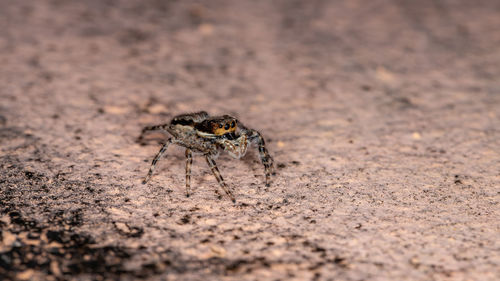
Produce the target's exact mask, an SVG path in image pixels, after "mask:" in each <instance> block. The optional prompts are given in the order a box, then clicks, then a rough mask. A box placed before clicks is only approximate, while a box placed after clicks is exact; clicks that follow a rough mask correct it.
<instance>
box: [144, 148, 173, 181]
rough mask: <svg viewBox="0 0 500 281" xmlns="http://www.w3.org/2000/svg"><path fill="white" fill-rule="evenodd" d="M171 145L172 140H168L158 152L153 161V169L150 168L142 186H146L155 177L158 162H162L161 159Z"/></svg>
mask: <svg viewBox="0 0 500 281" xmlns="http://www.w3.org/2000/svg"><path fill="white" fill-rule="evenodd" d="M171 143H172V139H168V140H167V141H166V142H165V144H163V146H162V147H161V149H160V151H158V153H157V154H156V156H155V158H154V159H153V162H152V163H151V167H150V168H149V171H148V174H147V175H146V177H145V178H144V180H143V181H142V184H146V183H147V182H148V181H149V179H150V178H151V176H152V175H153V171H154V170H155V168H156V162H158V160H160V158H161V157H162V156H163V154H164V153H165V151H166V150H167V148H168V145H169V144H171Z"/></svg>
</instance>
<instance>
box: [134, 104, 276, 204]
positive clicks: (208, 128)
mask: <svg viewBox="0 0 500 281" xmlns="http://www.w3.org/2000/svg"><path fill="white" fill-rule="evenodd" d="M154 130H161V131H163V132H168V133H169V134H170V135H172V137H170V138H168V139H167V140H166V141H165V143H164V144H163V146H162V147H161V149H160V151H159V152H158V154H156V156H155V158H154V159H153V162H152V164H151V168H150V169H149V172H148V174H147V176H146V177H145V178H144V180H143V182H142V183H143V184H145V183H147V182H148V180H149V179H150V178H151V175H152V174H153V171H154V169H155V166H156V162H157V161H158V160H159V159H160V158H161V157H162V155H163V154H164V153H165V151H166V150H167V148H168V145H169V144H177V145H180V146H183V147H185V148H186V158H187V161H186V196H188V197H189V195H190V193H191V190H190V189H191V164H192V163H193V159H192V154H193V152H194V153H197V154H202V155H204V156H205V159H206V160H207V163H208V166H209V167H210V169H211V170H212V173H213V174H214V176H215V178H216V179H217V181H218V182H219V184H220V186H221V188H222V189H223V190H224V191H225V192H226V194H227V195H228V196H229V197H230V198H231V200H232V201H233V202H235V198H234V195H233V193H232V192H231V190H230V189H229V187H228V186H227V185H226V183H225V182H224V179H223V178H222V176H221V175H220V172H219V169H218V168H217V165H216V164H215V159H216V158H217V156H218V155H219V152H220V150H224V151H226V152H227V153H228V154H229V155H230V156H232V157H233V158H236V159H240V158H241V157H243V156H244V155H245V153H246V152H247V147H248V146H249V145H251V144H257V145H258V150H259V156H260V160H261V161H262V164H263V165H264V170H265V174H266V186H267V187H269V185H270V183H271V173H272V170H273V158H272V157H271V155H269V152H268V151H267V149H266V146H265V142H264V138H262V136H261V135H260V133H259V132H257V131H256V130H253V129H249V128H246V127H245V126H243V124H241V123H240V122H238V120H237V119H236V118H234V117H231V116H229V115H223V116H209V115H208V113H206V112H205V111H201V112H197V113H190V114H182V115H178V116H175V117H174V118H173V119H172V120H171V121H170V123H167V124H162V125H156V126H150V127H145V128H144V129H143V130H142V133H141V135H140V137H139V141H142V139H143V136H144V134H145V133H146V132H149V131H154ZM216 193H217V195H219V197H220V194H219V192H218V190H217V189H216Z"/></svg>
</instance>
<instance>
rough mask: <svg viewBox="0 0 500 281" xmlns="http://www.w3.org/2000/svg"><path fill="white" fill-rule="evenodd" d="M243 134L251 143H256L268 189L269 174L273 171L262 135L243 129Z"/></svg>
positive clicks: (269, 182)
mask: <svg viewBox="0 0 500 281" xmlns="http://www.w3.org/2000/svg"><path fill="white" fill-rule="evenodd" d="M245 134H247V135H248V138H249V140H250V141H251V142H256V143H257V145H258V150H259V157H260V161H261V162H262V164H263V165H264V172H265V173H266V187H269V186H270V185H271V174H272V173H273V169H274V167H273V163H274V160H273V158H272V157H271V155H269V151H267V148H266V142H265V141H264V138H263V137H262V135H261V134H260V133H259V132H257V131H256V130H252V129H245Z"/></svg>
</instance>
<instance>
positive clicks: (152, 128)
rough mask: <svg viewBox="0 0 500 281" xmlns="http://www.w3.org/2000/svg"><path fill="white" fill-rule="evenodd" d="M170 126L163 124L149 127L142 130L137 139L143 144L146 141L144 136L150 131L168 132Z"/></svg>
mask: <svg viewBox="0 0 500 281" xmlns="http://www.w3.org/2000/svg"><path fill="white" fill-rule="evenodd" d="M168 126H169V124H161V125H155V126H147V127H144V128H143V129H142V132H141V135H140V136H139V137H138V138H137V142H140V143H141V142H142V140H143V139H144V134H146V133H147V132H150V131H156V130H166V128H168Z"/></svg>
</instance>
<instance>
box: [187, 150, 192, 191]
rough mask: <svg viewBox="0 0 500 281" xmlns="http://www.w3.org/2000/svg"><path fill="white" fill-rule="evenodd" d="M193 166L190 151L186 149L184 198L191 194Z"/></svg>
mask: <svg viewBox="0 0 500 281" xmlns="http://www.w3.org/2000/svg"><path fill="white" fill-rule="evenodd" d="M192 164H193V154H192V153H191V149H189V148H186V196H187V197H189V195H190V194H191V165H192Z"/></svg>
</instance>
